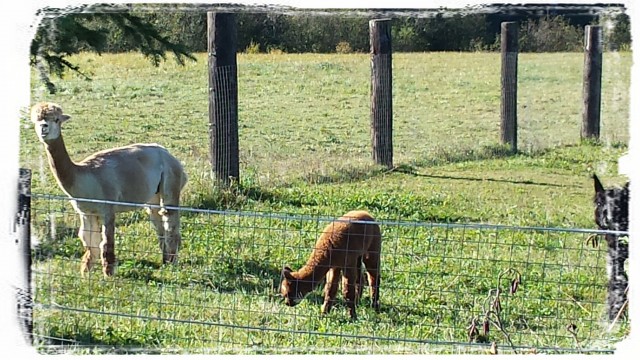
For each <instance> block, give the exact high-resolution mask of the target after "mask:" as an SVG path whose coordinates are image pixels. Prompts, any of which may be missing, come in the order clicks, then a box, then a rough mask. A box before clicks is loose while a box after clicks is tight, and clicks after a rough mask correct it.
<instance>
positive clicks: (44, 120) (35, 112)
mask: <svg viewBox="0 0 640 360" xmlns="http://www.w3.org/2000/svg"><path fill="white" fill-rule="evenodd" d="M70 118H71V117H70V116H69V115H65V114H63V113H62V108H61V107H60V106H59V105H57V104H54V103H39V104H36V105H34V106H33V107H32V108H31V121H32V122H33V124H34V126H35V130H36V134H37V135H38V139H40V141H41V142H43V143H48V142H50V141H52V140H55V139H57V138H59V137H60V134H61V129H60V128H61V126H62V123H63V122H65V121H67V120H69V119H70Z"/></svg>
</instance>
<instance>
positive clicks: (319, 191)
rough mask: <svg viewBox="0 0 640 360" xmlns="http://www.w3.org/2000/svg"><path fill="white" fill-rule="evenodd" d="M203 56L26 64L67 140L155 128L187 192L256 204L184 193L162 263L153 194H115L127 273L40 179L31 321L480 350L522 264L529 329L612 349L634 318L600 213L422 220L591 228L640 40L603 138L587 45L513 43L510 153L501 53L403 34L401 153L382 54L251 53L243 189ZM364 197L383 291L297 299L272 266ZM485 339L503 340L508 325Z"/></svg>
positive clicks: (299, 258)
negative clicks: (221, 171)
mask: <svg viewBox="0 0 640 360" xmlns="http://www.w3.org/2000/svg"><path fill="white" fill-rule="evenodd" d="M197 57H198V62H195V63H187V65H186V66H185V67H180V66H177V65H176V64H174V63H173V62H171V61H170V62H167V63H164V64H162V65H161V66H160V67H158V68H154V67H152V66H150V65H149V64H148V62H147V61H146V60H144V58H143V57H142V56H139V55H136V54H120V55H108V54H107V55H103V56H97V55H93V54H82V55H79V56H75V57H73V58H72V60H73V62H77V63H78V64H79V65H80V66H81V67H82V69H84V70H86V71H89V72H91V73H92V78H93V80H92V81H90V82H87V81H84V80H82V79H81V78H79V77H76V76H74V75H72V74H70V75H68V76H67V77H66V78H65V79H62V80H58V84H57V85H58V86H59V88H60V92H59V94H57V95H55V96H46V95H45V94H43V92H42V90H41V88H40V87H39V85H38V84H37V83H35V81H36V80H33V81H34V83H33V98H34V101H37V100H49V101H55V102H58V103H60V104H61V105H62V106H63V108H64V110H65V112H66V113H68V114H70V115H71V116H72V119H71V121H69V122H68V123H67V124H65V129H64V135H65V142H66V143H67V147H68V149H69V153H70V155H71V156H72V158H74V159H77V160H79V159H81V158H83V157H84V156H87V155H89V154H91V153H92V152H95V151H97V150H100V149H105V148H109V147H113V146H120V145H125V144H128V143H132V142H158V143H161V144H163V145H164V146H166V147H167V148H169V149H170V150H171V151H172V152H173V153H174V154H175V155H176V156H177V157H178V158H180V160H182V161H183V162H184V164H185V168H186V171H187V173H188V175H189V184H188V186H187V188H186V189H185V192H184V196H183V206H186V207H191V208H198V209H215V210H224V209H230V210H241V211H245V212H255V213H256V214H258V215H253V216H250V215H248V216H240V215H233V214H231V215H220V214H206V213H197V212H186V211H185V212H183V213H182V222H183V238H184V239H185V240H184V247H183V249H182V250H181V251H182V252H181V263H180V264H179V265H178V266H175V267H171V266H161V265H160V258H161V256H160V254H159V249H158V247H157V243H156V240H155V239H154V232H153V230H152V228H151V226H150V225H149V223H148V222H147V221H146V218H145V217H144V216H143V214H142V212H134V213H128V214H122V215H121V216H119V217H118V228H117V232H116V243H117V245H116V252H117V256H118V258H119V262H120V264H119V268H118V272H117V275H116V276H115V277H114V278H113V279H108V280H105V279H103V278H102V276H101V275H100V274H99V272H98V271H95V272H93V273H91V276H90V277H89V278H87V279H82V278H80V276H79V273H78V270H79V260H80V257H81V246H80V242H79V240H78V239H77V237H76V234H75V233H76V232H77V226H78V221H77V216H76V215H75V214H74V213H73V210H72V209H71V206H70V205H69V204H68V203H67V202H66V201H64V200H49V199H45V198H35V199H34V204H33V206H34V214H33V222H34V234H36V236H38V237H39V239H40V245H39V248H38V249H37V250H36V251H35V253H34V255H35V262H34V266H35V270H36V274H35V279H36V302H37V303H38V304H42V305H43V306H42V307H40V308H38V309H36V311H35V313H34V323H35V327H36V329H37V332H38V334H40V335H46V336H48V337H52V338H62V339H67V340H73V341H75V342H77V343H78V344H80V345H81V346H79V347H78V348H76V350H77V351H79V352H116V351H131V352H132V351H135V349H136V348H142V349H145V351H159V352H180V353H181V352H216V353H218V352H227V353H228V352H232V353H233V352H249V353H263V352H268V353H277V352H293V353H296V352H317V353H334V352H361V353H370V352H374V353H388V352H396V353H402V352H407V353H425V352H428V353H434V352H443V351H444V352H468V351H471V352H478V351H480V352H482V351H484V350H483V348H482V347H468V348H467V347H464V349H463V348H462V347H460V348H456V347H455V346H451V345H447V343H448V342H453V343H456V344H457V343H466V342H467V341H468V338H467V327H468V325H469V324H470V321H471V319H472V318H473V317H474V316H477V315H479V314H480V312H481V311H482V303H483V302H484V300H485V299H486V297H487V292H488V290H489V289H490V288H495V287H496V286H497V285H496V281H497V276H498V274H499V273H500V272H501V271H503V270H505V269H507V268H514V269H517V270H518V271H520V272H521V273H522V276H523V285H522V286H521V289H520V290H518V292H517V293H516V294H514V295H504V296H505V298H504V299H503V301H504V303H503V316H504V318H505V324H506V325H505V326H506V331H507V332H508V333H509V334H510V336H511V339H512V341H513V342H514V344H515V345H517V346H523V347H532V348H539V349H544V348H546V347H562V348H572V349H576V351H578V349H580V348H583V349H609V348H611V347H612V346H614V344H615V342H616V341H618V340H620V339H621V338H623V337H625V336H626V335H627V334H628V331H629V327H628V323H626V322H624V323H623V324H622V326H618V327H616V328H615V329H614V330H613V331H612V332H607V324H606V323H605V321H604V299H605V291H606V287H605V284H606V279H605V278H606V275H605V269H604V253H603V248H600V249H592V248H590V247H588V246H586V245H585V240H586V236H587V234H580V233H570V232H550V231H543V230H518V229H510V228H507V229H496V228H489V229H477V228H474V227H465V228H451V227H450V228H447V227H439V226H419V225H416V223H414V222H426V223H439V224H444V223H458V224H463V223H484V224H502V225H510V226H544V227H563V228H594V227H595V224H594V223H593V218H592V216H593V210H592V204H591V199H592V195H593V194H592V191H593V185H592V183H591V180H590V175H591V174H592V173H593V172H594V171H595V172H597V173H598V174H599V175H601V178H603V179H604V182H605V183H606V184H607V185H612V184H620V183H621V182H622V181H624V179H623V178H622V177H620V176H618V175H617V159H618V157H619V156H621V155H622V154H624V153H625V152H626V151H627V144H628V139H629V132H628V120H627V119H628V109H629V95H628V87H629V83H630V80H629V79H630V65H631V56H630V54H629V53H619V54H618V53H606V54H605V60H604V64H605V65H604V67H605V68H604V74H603V94H602V100H603V103H602V127H601V129H602V130H601V134H602V136H601V142H600V143H597V144H594V143H587V142H580V138H579V136H580V122H581V106H582V105H581V104H582V101H581V97H582V85H581V81H582V80H581V79H582V73H581V72H582V61H583V55H582V54H579V53H566V54H520V57H519V69H518V74H519V83H518V84H519V85H518V86H519V88H518V95H519V102H518V121H519V131H520V132H519V144H518V147H519V149H520V152H519V153H517V154H509V153H508V152H507V151H505V150H504V148H503V147H501V146H500V145H499V144H498V139H499V121H500V120H499V118H500V112H499V109H500V107H499V106H500V90H499V82H500V78H499V76H500V75H499V69H500V63H499V61H500V58H499V54H497V53H495V54H494V53H426V54H394V59H393V61H394V69H393V75H394V78H393V82H394V90H393V91H394V92H393V95H394V104H393V106H394V114H393V115H394V139H393V141H394V162H395V165H396V168H395V170H394V171H387V170H386V169H382V168H380V167H376V166H374V165H372V164H371V161H370V146H369V142H370V137H369V129H368V126H369V77H370V69H369V66H370V65H369V55H366V54H351V55H315V54H302V55H294V54H281V55H265V54H256V55H247V54H239V56H238V76H239V126H240V130H239V131H240V134H239V135H240V149H241V150H240V151H241V152H240V160H241V179H240V181H239V183H238V184H236V185H235V186H234V187H233V188H231V189H219V188H217V187H216V186H215V184H214V183H213V181H212V179H211V175H210V171H211V170H210V169H211V168H210V165H209V159H208V151H209V149H208V146H209V145H208V132H207V129H208V115H207V111H208V110H207V99H208V94H207V69H206V57H205V56H204V55H203V54H199V55H198V56H197ZM23 121H24V124H25V127H24V128H23V131H21V140H20V145H21V148H20V161H21V166H24V167H28V168H31V169H32V170H33V172H34V174H33V192H34V193H38V194H55V195H60V194H62V192H61V191H60V190H59V189H58V188H57V185H56V183H55V181H54V179H53V177H52V175H51V173H50V171H49V169H48V166H47V163H46V157H45V156H44V151H43V149H42V146H41V145H40V144H39V143H38V142H37V140H36V138H35V135H34V133H33V130H32V129H31V128H29V127H28V126H27V121H26V119H25V120H23ZM356 208H363V209H368V210H369V211H370V212H371V213H372V214H373V215H374V216H375V217H376V218H377V219H380V220H387V221H389V222H387V223H385V225H383V229H382V230H383V234H384V240H383V241H384V244H383V252H384V254H383V263H382V279H383V280H382V289H381V303H382V310H381V312H380V313H375V312H373V311H372V310H371V309H369V308H367V307H366V306H365V304H366V300H367V297H366V296H365V299H364V300H365V301H363V302H362V303H361V305H360V306H359V308H358V314H359V319H358V320H357V321H356V322H350V321H347V317H346V310H345V309H344V307H341V306H338V307H337V308H336V309H335V311H334V312H333V313H332V314H330V315H329V316H326V317H321V316H319V309H320V303H321V301H322V298H321V292H320V291H317V292H314V293H312V294H311V295H310V296H308V297H307V299H306V300H305V301H303V302H302V303H301V304H300V305H299V306H297V307H295V308H288V307H286V306H284V304H282V303H281V302H280V301H279V299H278V297H277V296H276V292H275V289H276V287H277V283H278V281H279V279H280V275H279V270H280V269H281V268H282V266H283V265H290V266H292V267H297V266H300V265H302V264H303V263H304V261H305V260H306V257H307V256H308V253H309V251H310V248H311V246H312V244H313V243H314V241H315V239H316V238H317V235H318V232H319V231H320V230H321V229H322V227H323V226H324V225H325V224H326V221H325V220H326V219H328V218H331V217H337V216H339V215H341V214H343V213H345V212H346V211H348V210H352V209H356ZM270 214H271V215H270ZM287 215H293V216H289V217H287ZM394 221H401V222H408V223H409V224H408V225H403V226H399V225H398V224H396V223H394ZM507 285H508V283H506V282H504V283H501V284H500V287H501V288H502V290H503V292H504V291H506V289H507ZM51 305H55V306H51ZM61 309H64V310H61ZM95 312H104V313H107V314H108V315H103V314H96V313H95ZM114 314H116V315H114ZM167 319H170V320H172V321H168V320H167ZM570 323H574V324H575V325H577V326H578V340H579V343H576V341H575V339H573V338H572V337H571V336H570V334H569V333H568V332H567V331H566V326H567V325H568V324H570ZM296 332H301V333H296ZM309 332H310V333H311V335H310V334H307V333H309ZM322 334H338V335H341V336H332V335H326V336H323V335H322ZM350 335H370V336H375V337H378V338H390V339H395V338H399V339H416V340H428V341H431V342H433V343H435V344H431V345H429V344H418V343H410V342H406V343H405V342H396V341H391V340H380V339H378V340H369V339H357V338H351V337H349V336H350ZM487 341H488V342H491V341H496V342H497V343H498V345H499V346H500V349H501V351H507V352H508V351H509V347H508V344H507V342H506V340H505V338H504V336H503V335H502V334H501V333H500V332H499V331H498V330H497V329H495V328H491V331H490V334H489V336H488V339H487ZM87 345H90V346H89V347H87ZM484 345H487V344H484ZM94 346H97V347H94ZM72 348H73V347H72ZM43 351H44V350H43ZM520 351H522V350H521V349H520ZM540 351H542V350H540Z"/></svg>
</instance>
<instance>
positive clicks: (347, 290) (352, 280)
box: [342, 263, 358, 319]
mask: <svg viewBox="0 0 640 360" xmlns="http://www.w3.org/2000/svg"><path fill="white" fill-rule="evenodd" d="M357 269H358V265H357V264H355V263H351V264H348V265H347V266H346V267H345V269H344V272H343V274H342V295H343V296H344V298H345V300H346V302H347V308H349V316H351V318H352V319H355V318H356V279H357Z"/></svg>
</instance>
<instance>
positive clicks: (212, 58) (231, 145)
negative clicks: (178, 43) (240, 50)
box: [207, 11, 240, 185]
mask: <svg viewBox="0 0 640 360" xmlns="http://www.w3.org/2000/svg"><path fill="white" fill-rule="evenodd" d="M207 38H208V39H207V40H208V54H209V56H208V57H209V139H210V151H211V165H212V168H213V172H214V174H215V177H216V179H217V180H218V181H219V182H221V183H222V184H223V185H229V184H230V183H231V181H232V179H238V178H239V177H240V168H239V158H240V157H239V145H238V67H237V61H236V52H237V34H236V20H235V15H234V14H231V13H216V12H211V11H210V12H207Z"/></svg>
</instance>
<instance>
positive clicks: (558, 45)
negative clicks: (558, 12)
mask: <svg viewBox="0 0 640 360" xmlns="http://www.w3.org/2000/svg"><path fill="white" fill-rule="evenodd" d="M583 34H584V31H583V30H581V29H579V28H577V27H574V26H571V25H570V24H569V23H568V22H567V20H565V19H564V18H562V17H561V16H555V17H549V16H545V17H544V18H542V19H539V20H528V21H527V22H525V23H523V24H522V25H521V27H520V39H519V47H520V50H522V51H526V52H559V51H580V49H581V48H582V38H583V36H584V35H583Z"/></svg>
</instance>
